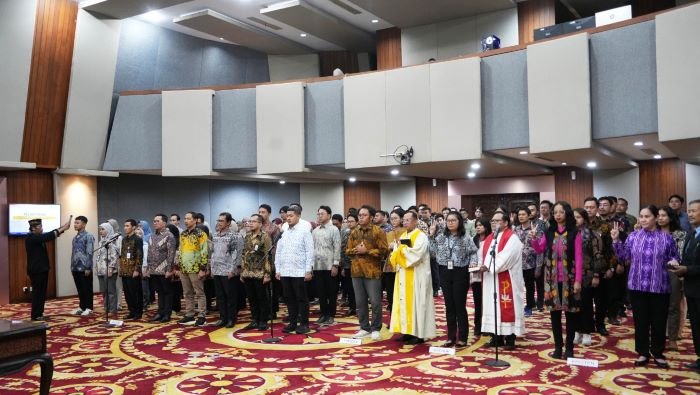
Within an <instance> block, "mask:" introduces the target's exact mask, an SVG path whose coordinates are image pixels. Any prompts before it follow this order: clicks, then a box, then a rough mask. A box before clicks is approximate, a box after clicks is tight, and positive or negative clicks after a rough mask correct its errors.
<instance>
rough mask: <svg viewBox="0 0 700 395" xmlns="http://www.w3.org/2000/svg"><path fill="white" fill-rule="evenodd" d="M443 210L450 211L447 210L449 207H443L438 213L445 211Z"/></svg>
mask: <svg viewBox="0 0 700 395" xmlns="http://www.w3.org/2000/svg"><path fill="white" fill-rule="evenodd" d="M445 210H447V211H452V209H451V208H449V207H443V208H442V210H440V211H445Z"/></svg>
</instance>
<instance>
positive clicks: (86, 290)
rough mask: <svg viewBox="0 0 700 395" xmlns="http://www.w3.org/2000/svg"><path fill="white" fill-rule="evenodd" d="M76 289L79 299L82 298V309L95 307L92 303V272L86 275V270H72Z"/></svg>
mask: <svg viewBox="0 0 700 395" xmlns="http://www.w3.org/2000/svg"><path fill="white" fill-rule="evenodd" d="M71 274H72V275H73V282H74V283H75V289H76V290H77V291H78V299H79V300H80V310H83V311H85V310H87V309H90V310H92V309H93V307H94V306H93V303H92V296H93V290H92V272H90V275H88V276H86V275H85V272H84V271H79V272H71Z"/></svg>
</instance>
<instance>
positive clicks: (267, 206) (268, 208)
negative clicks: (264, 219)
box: [258, 203, 272, 214]
mask: <svg viewBox="0 0 700 395" xmlns="http://www.w3.org/2000/svg"><path fill="white" fill-rule="evenodd" d="M258 208H264V209H265V211H267V213H268V214H270V213H271V212H272V207H270V205H269V204H267V203H263V204H261V205H260V206H258Z"/></svg>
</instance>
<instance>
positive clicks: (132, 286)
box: [122, 276, 143, 317]
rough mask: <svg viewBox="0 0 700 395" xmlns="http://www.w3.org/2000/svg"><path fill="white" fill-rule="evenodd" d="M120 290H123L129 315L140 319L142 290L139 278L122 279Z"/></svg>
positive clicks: (127, 277) (125, 277) (126, 277)
mask: <svg viewBox="0 0 700 395" xmlns="http://www.w3.org/2000/svg"><path fill="white" fill-rule="evenodd" d="M122 288H123V290H124V297H125V298H126V305H127V307H128V308H129V314H130V315H132V316H134V317H141V315H143V288H142V287H141V276H139V277H136V278H134V277H131V276H124V277H122Z"/></svg>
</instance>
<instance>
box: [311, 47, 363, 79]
mask: <svg viewBox="0 0 700 395" xmlns="http://www.w3.org/2000/svg"><path fill="white" fill-rule="evenodd" d="M318 60H319V68H320V70H319V75H320V76H321V77H329V76H332V75H333V70H335V69H336V68H339V69H341V70H342V71H343V73H345V74H348V73H357V72H358V71H360V64H359V62H358V60H357V53H356V52H352V51H325V52H319V54H318Z"/></svg>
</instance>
